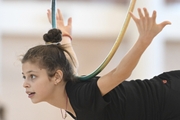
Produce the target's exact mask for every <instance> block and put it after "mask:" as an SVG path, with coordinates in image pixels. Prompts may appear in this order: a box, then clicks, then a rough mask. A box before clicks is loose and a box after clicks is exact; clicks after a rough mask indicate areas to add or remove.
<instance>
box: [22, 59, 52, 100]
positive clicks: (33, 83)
mask: <svg viewBox="0 0 180 120" xmlns="http://www.w3.org/2000/svg"><path fill="white" fill-rule="evenodd" d="M22 71H23V72H22V74H23V78H24V84H23V87H24V88H25V89H26V93H27V95H28V97H29V98H30V99H31V101H32V102H33V103H38V102H42V101H48V100H50V98H51V97H52V95H53V91H54V90H55V84H54V81H53V79H52V80H50V79H49V77H48V75H47V72H46V70H45V69H40V68H39V66H38V65H36V64H31V63H30V62H25V63H24V64H23V65H22Z"/></svg>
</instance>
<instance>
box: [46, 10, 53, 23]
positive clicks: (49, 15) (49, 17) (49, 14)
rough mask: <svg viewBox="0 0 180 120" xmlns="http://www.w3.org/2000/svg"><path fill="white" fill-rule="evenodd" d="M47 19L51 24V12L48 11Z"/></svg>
mask: <svg viewBox="0 0 180 120" xmlns="http://www.w3.org/2000/svg"><path fill="white" fill-rule="evenodd" d="M47 17H48V20H49V22H50V23H51V21H52V20H51V11H50V10H49V9H48V10H47Z"/></svg>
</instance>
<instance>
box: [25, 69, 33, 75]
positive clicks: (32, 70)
mask: <svg viewBox="0 0 180 120" xmlns="http://www.w3.org/2000/svg"><path fill="white" fill-rule="evenodd" d="M31 72H36V71H33V70H30V71H27V72H26V73H27V74H29V73H31ZM22 74H23V75H24V73H23V72H22Z"/></svg>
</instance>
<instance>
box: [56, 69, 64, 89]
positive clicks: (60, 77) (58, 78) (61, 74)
mask: <svg viewBox="0 0 180 120" xmlns="http://www.w3.org/2000/svg"><path fill="white" fill-rule="evenodd" d="M62 78H63V72H62V71H61V70H57V71H56V73H55V75H54V84H55V85H57V84H58V83H60V82H61V80H62Z"/></svg>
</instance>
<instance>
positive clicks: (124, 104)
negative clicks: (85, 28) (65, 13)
mask: <svg viewBox="0 0 180 120" xmlns="http://www.w3.org/2000/svg"><path fill="white" fill-rule="evenodd" d="M129 14H130V16H131V17H132V19H133V20H134V22H135V23H136V26H137V29H138V32H139V37H138V39H137V41H136V43H135V44H134V46H133V47H132V48H131V49H130V51H129V52H128V53H127V54H126V55H125V57H124V58H123V59H122V60H121V61H120V63H119V64H118V65H117V67H116V68H114V69H113V70H111V71H110V72H109V73H107V74H105V75H103V76H96V77H94V78H92V79H89V80H85V81H81V80H79V78H78V77H77V72H76V71H77V70H76V69H77V66H78V62H77V59H76V56H75V53H74V52H73V49H72V46H71V40H70V38H71V32H70V30H71V21H72V20H71V19H69V20H68V25H67V26H65V25H64V22H63V17H62V14H61V12H60V11H59V10H58V14H57V24H58V28H59V29H61V31H60V30H59V29H51V30H49V31H48V33H46V34H44V41H45V42H46V43H47V44H46V45H38V46H35V47H32V48H30V49H29V50H28V51H27V53H26V54H25V55H24V57H23V59H22V74H23V77H24V84H23V87H24V88H25V89H26V93H27V94H28V97H29V98H30V99H31V101H32V102H33V103H39V102H42V101H45V102H48V103H49V104H51V105H53V106H55V107H58V108H60V109H64V110H65V111H66V112H67V113H68V114H69V115H70V116H71V117H72V118H74V119H76V120H180V70H176V71H169V72H164V73H162V74H160V75H157V76H154V77H152V78H151V79H149V80H147V79H146V80H131V81H125V80H126V79H127V78H128V77H129V76H130V75H131V73H132V71H133V69H134V68H135V67H136V65H137V63H138V61H139V59H140V57H141V55H142V54H143V52H144V51H145V50H146V48H147V47H148V46H149V45H150V43H151V42H152V40H153V38H154V37H155V36H156V35H157V34H158V33H160V32H161V31H162V29H163V28H164V27H165V26H166V25H168V24H170V22H169V21H164V22H162V23H160V24H157V23H156V11H153V13H152V16H150V15H149V13H148V11H147V9H146V8H143V10H142V9H139V8H138V14H139V18H138V17H136V16H135V15H134V14H133V13H129ZM48 16H50V11H48ZM49 18H50V17H49ZM68 30H69V31H68ZM61 40H62V41H61ZM67 44H68V46H67ZM62 117H63V118H64V119H65V117H66V114H64V115H63V114H62Z"/></svg>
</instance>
